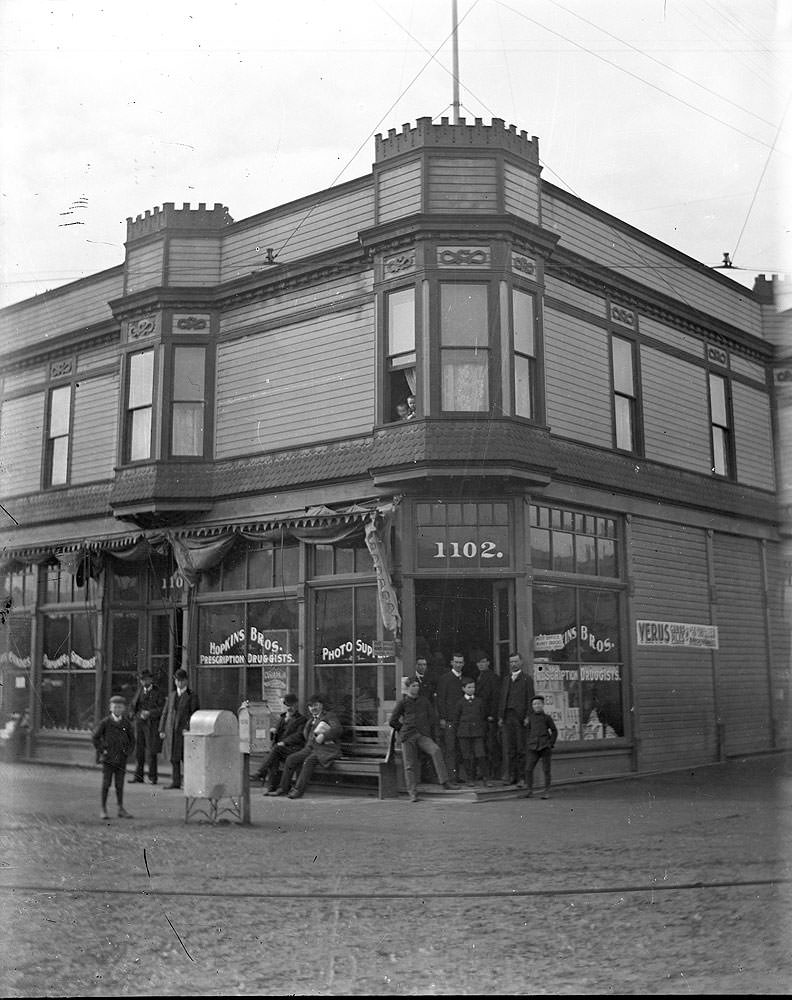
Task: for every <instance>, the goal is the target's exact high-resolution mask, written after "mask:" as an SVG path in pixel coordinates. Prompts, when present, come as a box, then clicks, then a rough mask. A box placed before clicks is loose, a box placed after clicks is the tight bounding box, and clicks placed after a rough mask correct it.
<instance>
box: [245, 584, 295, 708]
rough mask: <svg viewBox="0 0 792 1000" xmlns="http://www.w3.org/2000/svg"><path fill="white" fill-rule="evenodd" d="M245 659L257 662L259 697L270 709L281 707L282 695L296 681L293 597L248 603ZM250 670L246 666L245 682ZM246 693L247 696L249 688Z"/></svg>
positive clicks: (249, 661)
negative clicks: (246, 657) (246, 652)
mask: <svg viewBox="0 0 792 1000" xmlns="http://www.w3.org/2000/svg"><path fill="white" fill-rule="evenodd" d="M248 636H249V643H248V663H249V664H253V665H256V666H258V671H259V675H260V676H259V680H258V681H257V682H256V686H257V687H258V688H260V690H261V695H260V697H261V698H262V699H263V700H264V701H266V702H267V704H268V705H269V707H270V710H271V711H273V712H274V711H277V712H280V711H281V698H282V697H283V695H284V694H286V692H287V691H289V690H295V685H296V684H297V666H298V660H299V618H298V611H297V601H296V600H292V599H290V600H285V601H282V600H277V601H261V602H259V603H256V604H249V605H248ZM250 678H251V671H250V668H248V685H249V684H250ZM248 697H250V694H249V691H248Z"/></svg>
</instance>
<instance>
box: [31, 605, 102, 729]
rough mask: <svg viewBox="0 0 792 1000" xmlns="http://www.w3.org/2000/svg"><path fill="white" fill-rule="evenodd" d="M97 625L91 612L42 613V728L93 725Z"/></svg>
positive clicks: (88, 727) (87, 726)
mask: <svg viewBox="0 0 792 1000" xmlns="http://www.w3.org/2000/svg"><path fill="white" fill-rule="evenodd" d="M97 628H98V625H97V618H96V615H95V614H93V613H92V612H75V613H69V614H45V615H43V616H42V633H43V637H42V648H43V651H42V675H41V725H42V728H43V729H65V730H90V729H91V727H92V726H93V724H94V701H95V694H96V683H97V672H96V666H97V655H96V654H97V634H98V633H97Z"/></svg>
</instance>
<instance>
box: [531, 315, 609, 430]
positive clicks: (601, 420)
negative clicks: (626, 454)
mask: <svg viewBox="0 0 792 1000" xmlns="http://www.w3.org/2000/svg"><path fill="white" fill-rule="evenodd" d="M544 351H545V395H546V404H547V422H548V424H549V425H550V430H551V432H552V433H553V434H559V435H561V436H562V437H567V438H574V439H575V440H576V441H584V442H586V443H587V444H593V445H599V446H601V447H603V448H610V447H612V443H613V441H612V432H611V400H610V361H609V358H608V337H607V334H606V332H605V330H602V329H599V328H598V327H595V326H591V325H589V324H588V323H584V322H583V321H582V320H579V319H576V318H574V317H572V316H567V315H565V314H562V313H559V312H555V311H553V310H552V309H547V310H545V313H544Z"/></svg>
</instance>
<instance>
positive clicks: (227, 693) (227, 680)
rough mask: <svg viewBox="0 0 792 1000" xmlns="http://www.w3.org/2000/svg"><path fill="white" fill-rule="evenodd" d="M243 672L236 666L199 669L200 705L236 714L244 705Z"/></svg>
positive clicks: (198, 688)
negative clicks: (241, 685)
mask: <svg viewBox="0 0 792 1000" xmlns="http://www.w3.org/2000/svg"><path fill="white" fill-rule="evenodd" d="M241 677H242V671H241V670H240V669H239V668H237V667H234V666H226V667H207V666H204V667H199V669H198V674H197V677H196V687H197V694H198V703H199V704H200V705H201V706H211V708H213V709H224V710H225V711H227V712H234V713H236V712H237V711H238V710H239V706H240V704H241V703H242V692H241V691H240V689H239V687H240V678H241Z"/></svg>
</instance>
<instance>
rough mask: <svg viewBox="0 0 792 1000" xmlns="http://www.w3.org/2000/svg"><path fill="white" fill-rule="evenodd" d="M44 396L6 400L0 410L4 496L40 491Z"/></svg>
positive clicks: (0, 480) (0, 470) (37, 393)
mask: <svg viewBox="0 0 792 1000" xmlns="http://www.w3.org/2000/svg"><path fill="white" fill-rule="evenodd" d="M44 408H45V394H44V393H43V392H35V393H32V394H31V395H30V396H20V397H18V398H17V399H7V400H6V401H5V402H4V403H3V407H2V410H0V482H1V483H2V484H3V495H4V496H15V495H16V494H18V493H35V492H37V491H38V490H39V489H40V488H41V449H42V433H43V425H44Z"/></svg>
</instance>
